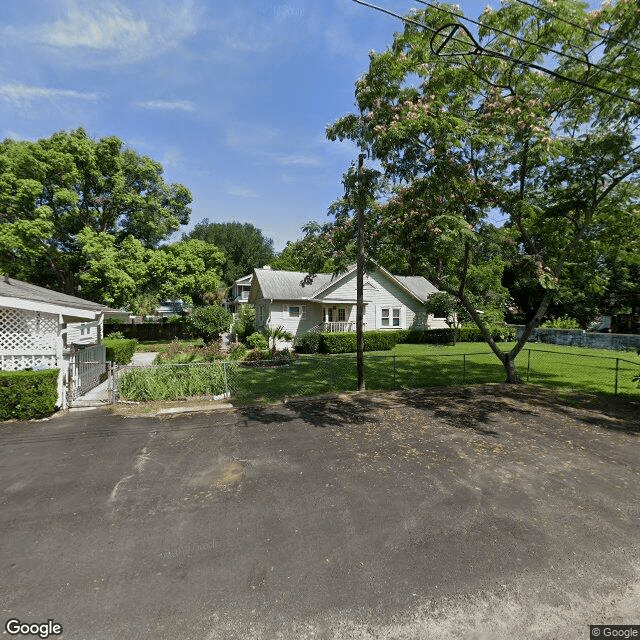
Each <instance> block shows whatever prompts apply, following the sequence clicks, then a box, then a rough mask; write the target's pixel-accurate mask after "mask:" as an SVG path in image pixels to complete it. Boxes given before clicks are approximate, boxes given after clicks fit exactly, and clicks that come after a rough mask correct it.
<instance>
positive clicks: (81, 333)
mask: <svg viewBox="0 0 640 640" xmlns="http://www.w3.org/2000/svg"><path fill="white" fill-rule="evenodd" d="M85 325H86V323H83V322H70V323H69V324H67V345H72V344H96V343H97V342H98V327H95V326H94V327H87V326H85Z"/></svg>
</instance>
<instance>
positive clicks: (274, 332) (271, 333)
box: [263, 325, 293, 356]
mask: <svg viewBox="0 0 640 640" xmlns="http://www.w3.org/2000/svg"><path fill="white" fill-rule="evenodd" d="M263 333H264V335H265V337H266V338H267V340H268V341H269V343H270V344H271V355H272V356H275V355H276V344H277V342H278V340H292V339H293V336H292V335H291V334H290V333H289V332H288V331H285V329H284V327H283V326H282V325H279V326H277V327H267V328H265V329H264V331H263Z"/></svg>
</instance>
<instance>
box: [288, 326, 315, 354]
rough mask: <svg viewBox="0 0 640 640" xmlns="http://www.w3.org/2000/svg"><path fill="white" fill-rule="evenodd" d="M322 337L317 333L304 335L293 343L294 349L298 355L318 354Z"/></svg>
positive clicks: (312, 332)
mask: <svg viewBox="0 0 640 640" xmlns="http://www.w3.org/2000/svg"><path fill="white" fill-rule="evenodd" d="M321 335H322V334H320V333H318V332H317V331H310V332H309V333H303V334H302V335H301V336H298V337H296V339H295V340H294V341H293V347H294V349H295V350H296V351H297V352H298V353H318V351H319V350H320V338H321Z"/></svg>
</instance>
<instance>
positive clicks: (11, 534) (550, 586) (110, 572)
mask: <svg viewBox="0 0 640 640" xmlns="http://www.w3.org/2000/svg"><path fill="white" fill-rule="evenodd" d="M627 409H628V410H627V411H626V413H624V415H613V416H612V415H605V414H603V413H602V411H601V410H600V409H599V408H598V407H597V406H595V405H594V406H593V407H587V406H583V407H577V408H576V407H568V406H564V405H563V406H557V405H555V404H553V402H552V401H550V400H548V399H547V398H546V397H544V396H541V397H539V398H538V397H536V395H535V394H532V396H531V397H525V396H519V395H518V394H514V395H512V396H509V397H506V398H504V399H502V398H500V397H498V396H495V395H493V394H492V392H484V391H476V392H460V393H459V395H458V396H457V397H455V396H452V395H448V396H447V395H446V394H443V392H442V391H437V392H422V393H421V392H416V393H412V394H404V395H403V394H388V395H380V396H365V397H360V398H351V399H349V400H341V399H333V400H326V401H308V402H302V403H297V404H291V405H286V406H280V407H267V408H248V409H243V410H235V411H230V412H222V413H215V414H207V415H195V416H181V417H175V418H170V419H163V420H161V419H159V418H146V419H142V418H123V417H118V416H112V415H110V414H109V413H107V412H106V411H103V410H97V411H91V412H86V413H75V414H70V415H66V416H59V417H54V418H52V419H51V420H49V421H46V422H39V423H26V424H20V423H5V424H2V425H0V517H1V519H0V575H1V576H2V580H1V581H0V618H1V620H0V621H1V623H2V626H4V623H5V621H6V620H8V619H9V618H18V619H20V620H22V621H28V622H42V621H46V620H47V619H48V618H53V619H54V621H55V622H58V623H60V624H62V626H63V629H64V632H63V635H62V636H61V637H62V638H63V639H65V640H67V639H69V640H82V639H86V640H115V639H125V640H135V639H137V638H140V639H142V638H144V639H154V640H156V639H158V640H164V639H167V640H169V639H171V640H191V639H193V640H196V639H197V640H218V639H220V640H223V639H224V640H233V639H235V638H237V639H238V640H240V639H242V640H245V639H250V638H256V639H260V640H262V639H267V638H281V639H283V640H288V639H291V640H293V639H300V638H314V639H323V640H325V639H326V640H331V639H334V638H335V639H337V638H358V639H363V640H364V639H373V638H378V639H383V638H394V639H400V638H403V639H409V638H411V639H414V638H415V639H417V638H439V639H441V638H445V639H448V638H451V639H453V638H455V639H458V638H476V639H481V638H527V639H529V638H549V639H551V638H558V639H568V638H571V639H573V638H587V637H588V626H587V625H588V624H589V623H591V624H595V623H599V622H619V623H624V622H626V623H631V622H635V623H640V614H639V613H638V612H639V611H640V587H639V585H640V582H639V580H638V577H639V575H640V560H639V556H638V546H639V545H638V540H639V534H640V526H639V520H640V501H639V499H638V498H639V491H640V489H639V487H640V483H639V482H638V480H639V475H640V462H639V456H638V452H639V449H638V424H637V420H636V421H635V422H634V419H633V418H632V415H633V411H632V409H633V407H632V408H631V409H629V408H627ZM636 409H637V407H636ZM636 415H638V414H636Z"/></svg>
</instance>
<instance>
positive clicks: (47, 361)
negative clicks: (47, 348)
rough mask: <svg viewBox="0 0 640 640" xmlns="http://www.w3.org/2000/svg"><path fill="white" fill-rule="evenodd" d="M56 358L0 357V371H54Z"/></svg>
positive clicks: (45, 356) (56, 364)
mask: <svg viewBox="0 0 640 640" xmlns="http://www.w3.org/2000/svg"><path fill="white" fill-rule="evenodd" d="M57 366H58V359H57V358H56V356H50V355H39V356H3V355H0V371H23V370H24V369H55V368H57Z"/></svg>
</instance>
